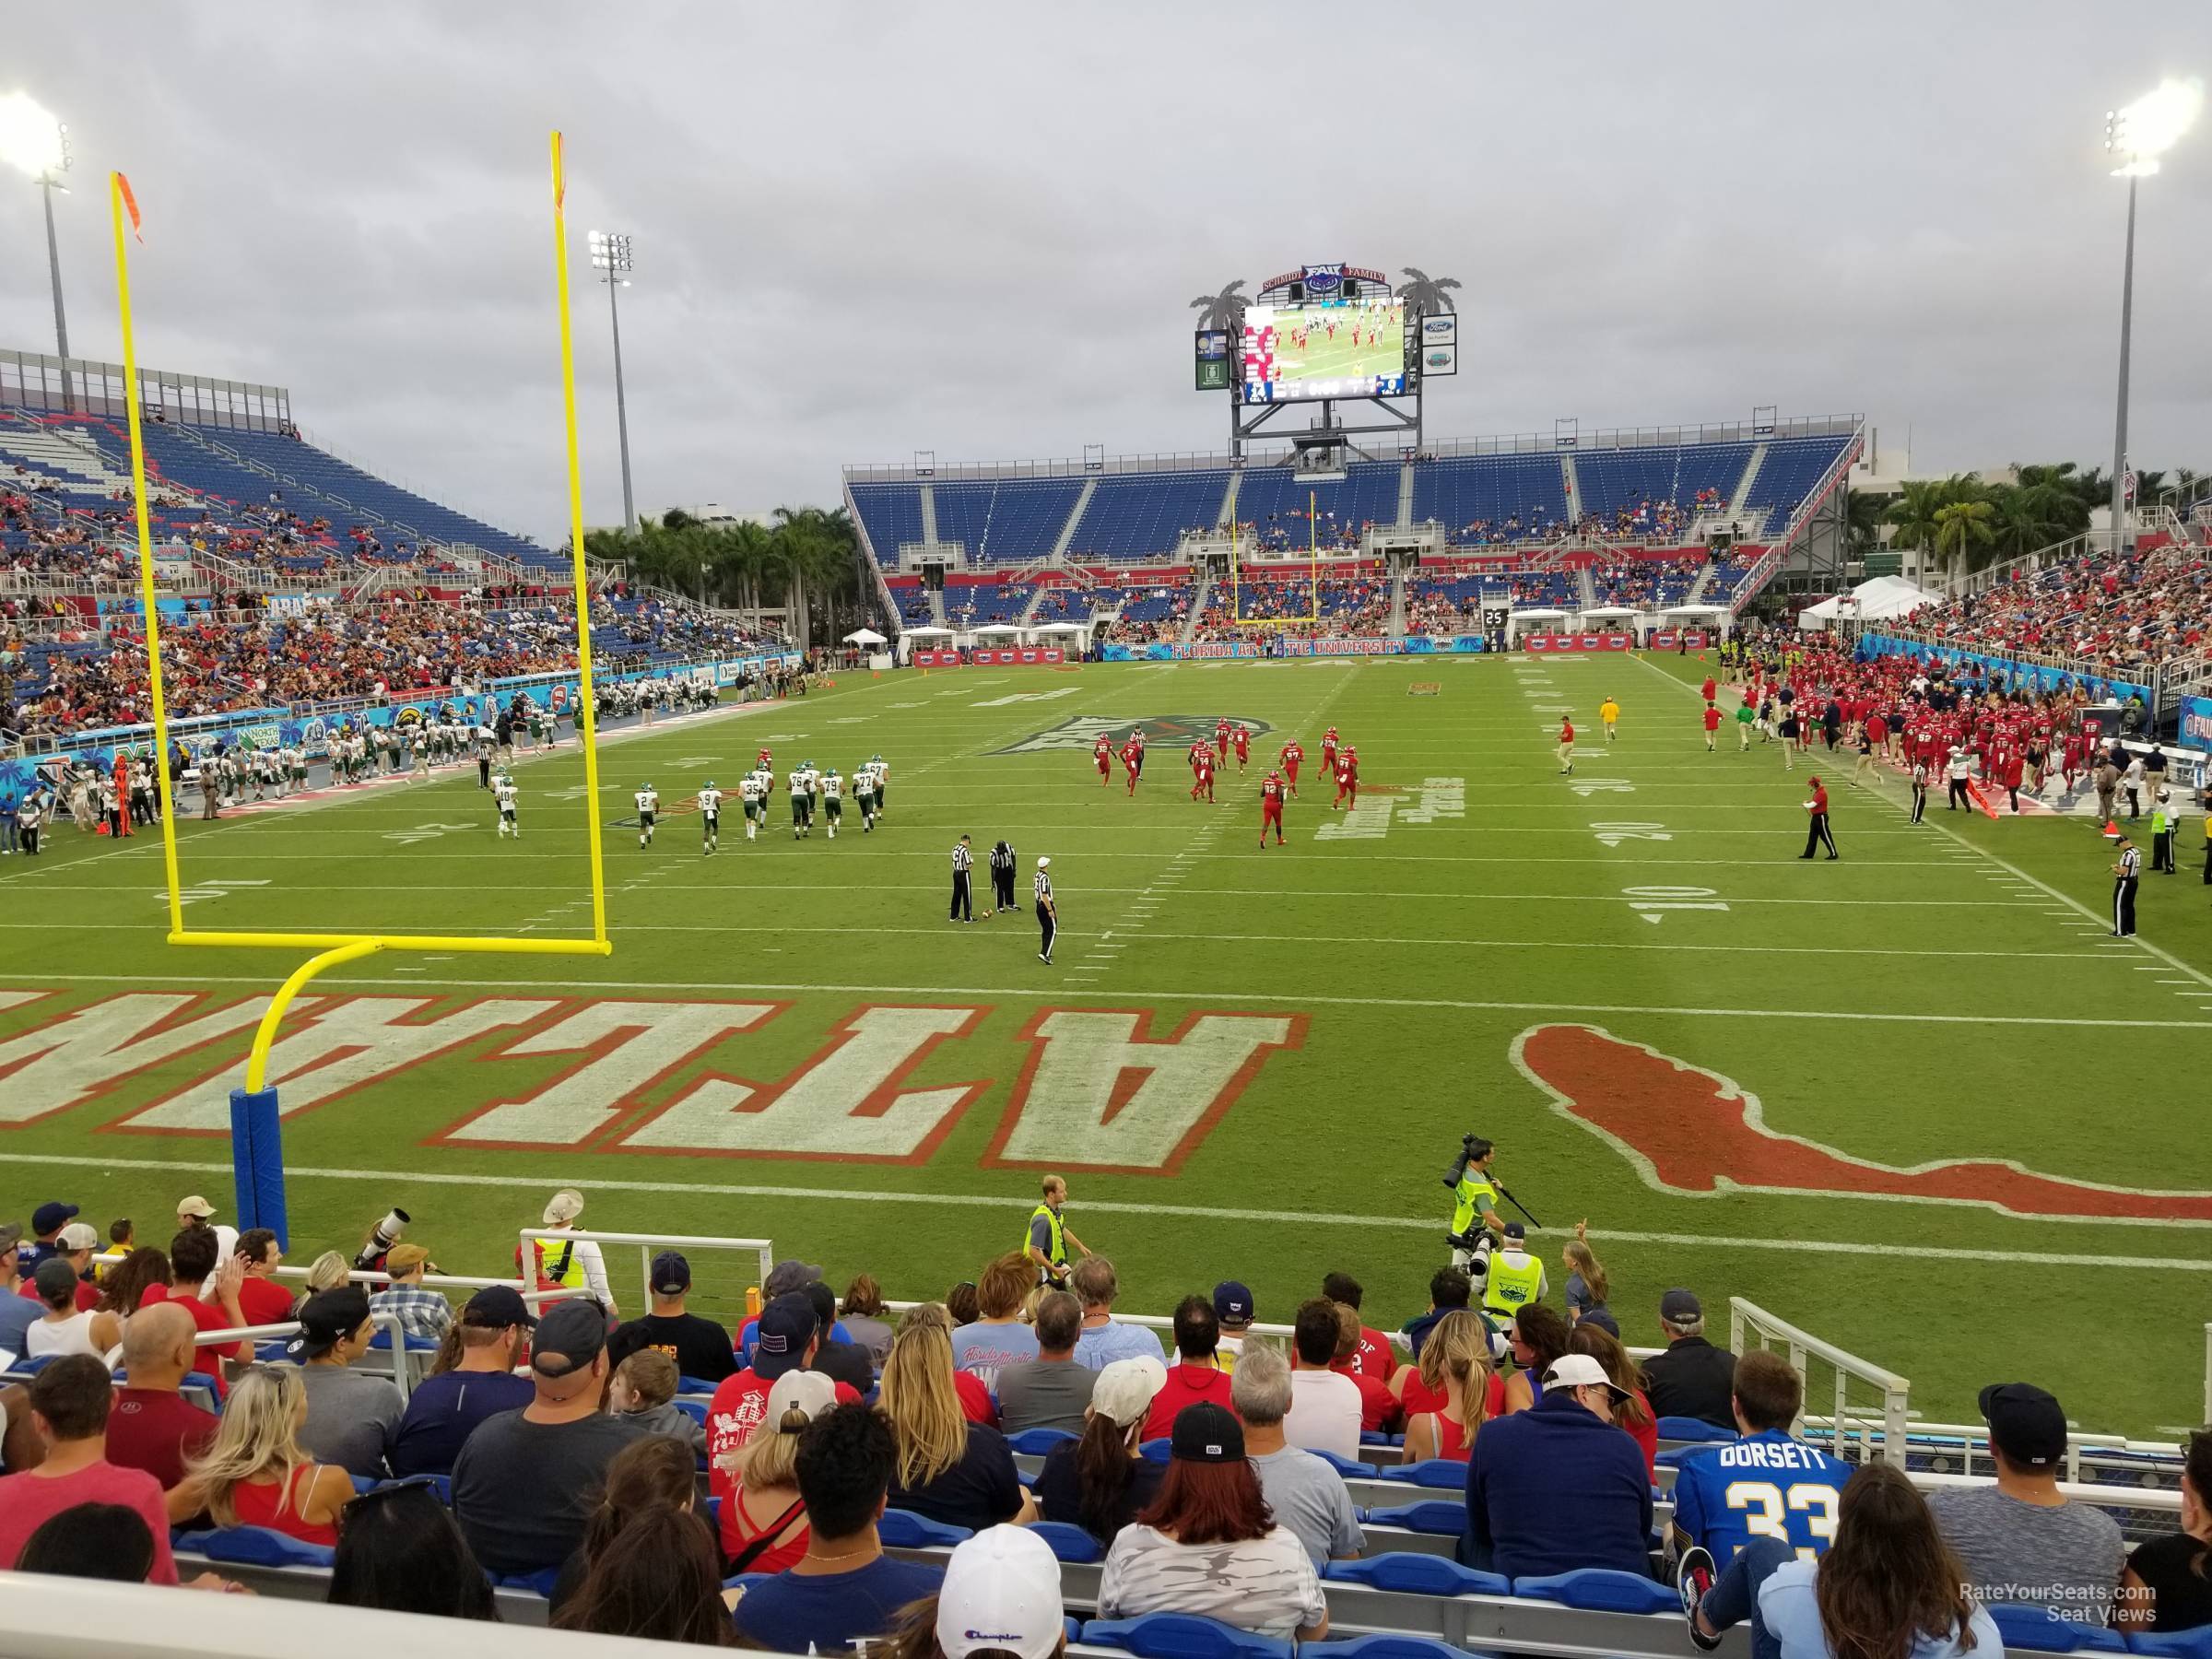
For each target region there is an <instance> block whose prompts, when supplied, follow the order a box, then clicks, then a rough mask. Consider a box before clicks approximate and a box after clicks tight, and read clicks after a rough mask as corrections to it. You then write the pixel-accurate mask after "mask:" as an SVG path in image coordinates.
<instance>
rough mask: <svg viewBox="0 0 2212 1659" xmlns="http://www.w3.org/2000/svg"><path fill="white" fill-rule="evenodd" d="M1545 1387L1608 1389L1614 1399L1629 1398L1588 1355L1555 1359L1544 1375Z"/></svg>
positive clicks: (1565, 1355)
mask: <svg viewBox="0 0 2212 1659" xmlns="http://www.w3.org/2000/svg"><path fill="white" fill-rule="evenodd" d="M1544 1386H1545V1387H1547V1388H1606V1389H1611V1390H1612V1391H1613V1397H1614V1398H1615V1399H1617V1400H1625V1399H1627V1398H1628V1397H1629V1393H1628V1390H1627V1389H1625V1388H1622V1387H1621V1386H1620V1385H1619V1384H1618V1383H1617V1382H1614V1381H1613V1379H1612V1378H1610V1377H1608V1376H1606V1368H1605V1367H1604V1366H1602V1365H1600V1364H1599V1363H1598V1362H1597V1361H1596V1360H1595V1359H1593V1358H1592V1357H1591V1356H1590V1355H1588V1354H1562V1355H1561V1356H1560V1357H1559V1359H1554V1360H1553V1361H1552V1362H1551V1369H1550V1370H1549V1371H1546V1372H1545V1373H1544Z"/></svg>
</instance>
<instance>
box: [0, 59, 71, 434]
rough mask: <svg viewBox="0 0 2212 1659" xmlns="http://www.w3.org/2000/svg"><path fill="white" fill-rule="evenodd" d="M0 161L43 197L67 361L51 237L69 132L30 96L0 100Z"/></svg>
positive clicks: (63, 187) (57, 256)
mask: <svg viewBox="0 0 2212 1659" xmlns="http://www.w3.org/2000/svg"><path fill="white" fill-rule="evenodd" d="M0 160H5V161H6V163H7V164H8V165H9V166H11V167H15V168H19V169H21V170H22V171H24V172H25V173H27V174H29V176H30V178H31V179H32V180H33V181H34V182H36V183H37V184H38V186H39V188H40V190H41V192H42V193H43V194H44V195H45V198H46V274H47V276H48V277H49V278H50V279H51V280H52V282H53V342H54V347H55V349H56V353H57V355H59V356H60V357H61V358H62V359H64V360H65V361H66V360H67V359H68V356H69V318H68V315H67V313H66V312H64V311H63V309H62V251H61V246H60V244H59V243H58V242H56V241H54V235H53V193H54V192H55V191H57V190H58V191H61V192H62V193H64V194H67V193H68V189H69V186H68V184H67V183H66V182H64V179H63V175H64V174H65V173H66V172H67V171H69V129H68V127H67V126H65V124H62V123H61V122H59V121H56V120H55V119H54V118H53V115H52V114H51V113H50V112H48V111H47V110H46V109H45V108H44V107H43V106H41V104H40V103H39V102H38V100H35V99H33V98H32V97H31V96H30V94H29V93H28V92H10V93H9V94H7V96H6V97H5V98H0ZM62 406H63V407H64V408H65V409H70V410H74V409H75V408H76V401H75V400H74V398H72V396H71V395H70V391H69V371H68V370H67V369H66V368H64V369H63V371H62Z"/></svg>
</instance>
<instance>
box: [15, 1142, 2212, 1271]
mask: <svg viewBox="0 0 2212 1659" xmlns="http://www.w3.org/2000/svg"><path fill="white" fill-rule="evenodd" d="M0 1164H24V1165H31V1166H46V1167H53V1168H61V1169H94V1170H101V1171H112V1170H132V1171H153V1172H157V1173H160V1174H165V1175H166V1174H179V1173H190V1174H195V1175H227V1174H229V1173H230V1172H231V1169H230V1165H229V1164H228V1163H215V1162H206V1161H202V1162H173V1161H171V1160H169V1159H129V1158H105V1157H101V1158H86V1157H70V1156H65V1155H61V1154H53V1155H48V1154H44V1153H38V1152H0ZM285 1175H286V1178H287V1179H288V1180H293V1181H371V1182H415V1183H417V1184H420V1185H427V1186H456V1187H499V1188H514V1189H517V1190H524V1191H539V1192H542V1191H544V1190H546V1189H547V1188H550V1187H557V1186H559V1185H561V1184H562V1183H564V1182H570V1181H572V1180H573V1179H574V1171H572V1170H570V1171H558V1172H547V1173H533V1174H512V1175H508V1174H499V1175H477V1174H456V1173H454V1172H453V1171H406V1170H335V1169H320V1168H315V1167H312V1166H302V1165H289V1166H288V1167H287V1168H286V1170H285ZM589 1184H590V1186H591V1187H592V1189H593V1190H594V1192H600V1193H642V1194H664V1193H690V1194H701V1195H704V1196H708V1197H714V1198H793V1199H799V1200H803V1201H805V1202H807V1203H822V1202H836V1203H848V1204H912V1205H921V1206H930V1207H936V1208H945V1209H954V1208H958V1209H994V1210H1004V1209H1005V1208H1006V1195H1005V1194H980V1193H901V1192H892V1191H887V1190H884V1189H883V1188H881V1187H877V1186H874V1185H866V1186H842V1187H810V1186H771V1185H765V1184H752V1183H739V1182H683V1181H659V1180H655V1181H627V1180H622V1179H619V1178H612V1177H599V1176H594V1177H592V1178H591V1180H590V1182H589ZM1082 1208H1083V1211H1084V1213H1085V1214H1086V1215H1088V1214H1092V1213H1094V1212H1095V1213H1098V1214H1101V1215H1114V1216H1164V1217H1172V1218H1178V1219H1187V1220H1201V1221H1235V1222H1241V1223H1244V1224H1247V1225H1254V1226H1266V1227H1271V1228H1280V1227H1286V1226H1289V1227H1296V1226H1308V1227H1349V1228H1376V1229H1382V1228H1387V1229H1392V1230H1419V1231H1434V1230H1436V1228H1437V1226H1438V1222H1437V1219H1436V1218H1435V1217H1433V1216H1429V1217H1422V1218H1416V1217H1411V1216H1359V1215H1347V1214H1338V1213H1334V1212H1328V1211H1321V1212H1315V1211H1310V1210H1300V1209H1296V1208H1293V1209H1292V1210H1290V1211H1288V1212H1284V1211H1280V1210H1255V1209H1232V1208H1228V1207H1225V1206H1214V1205H1197V1204H1135V1203H1127V1202H1117V1201H1114V1200H1109V1199H1086V1200H1084V1202H1083V1206H1082ZM2095 1219H2096V1220H2097V1221H2099V1222H2100V1223H2105V1224H2110V1225H2113V1226H2132V1225H2155V1226H2167V1225H2170V1224H2169V1223H2167V1222H2164V1221H2159V1222H2155V1223H2154V1222H2143V1223H2137V1222H2132V1221H2127V1220H2124V1219H2120V1218H2101V1217H2100V1218H2095ZM1887 1225H1888V1223H1887V1222H1885V1226H1887ZM1590 1236H1591V1237H1592V1238H1593V1239H1597V1240H1601V1241H1605V1242H1606V1243H1616V1244H1665V1245H1669V1246H1674V1247H1678V1248H1687V1249H1712V1250H1727V1251H1745V1250H1754V1251H1756V1250H1765V1251H1780V1252H1784V1253H1791V1254H1797V1255H1859V1256H1882V1257H1891V1258H1893V1257H1894V1256H1895V1255H1896V1253H1898V1252H1899V1251H1900V1250H1905V1251H1909V1252H1910V1253H1912V1255H1913V1256H1915V1257H1925V1258H1928V1259H1931V1260H1938V1261H1953V1262H1999V1263H2006V1264H2017V1265H2030V1266H2052V1267H2060V1266H2063V1267H2120V1268H2132V1269H2136V1270H2140V1271H2144V1272H2160V1273H2165V1272H2177V1271H2178V1272H2184V1273H2212V1260H2207V1259H2204V1258H2193V1257H2188V1256H2115V1255H2111V1254H2106V1253H2098V1254H2094V1255H2089V1254H2076V1253H2068V1252H2049V1251H2028V1250H1966V1249H1959V1248H1955V1247H1950V1246H1944V1245H1924V1244H1915V1243H1912V1242H1910V1241H1904V1240H1900V1239H1896V1238H1888V1237H1885V1238H1884V1239H1882V1240H1880V1241H1867V1240H1825V1239H1776V1238H1771V1237H1764V1236H1760V1237H1751V1238H1723V1237H1719V1236H1716V1235H1713V1234H1709V1233H1674V1232H1635V1231H1626V1230H1622V1231H1616V1230H1612V1229H1599V1228H1592V1229H1591V1230H1590Z"/></svg>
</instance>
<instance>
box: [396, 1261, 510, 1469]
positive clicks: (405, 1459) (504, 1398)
mask: <svg viewBox="0 0 2212 1659" xmlns="http://www.w3.org/2000/svg"><path fill="white" fill-rule="evenodd" d="M536 1324H537V1318H536V1316H535V1314H533V1313H532V1312H530V1304H529V1303H527V1302H525V1301H524V1300H523V1296H522V1292H521V1291H519V1290H517V1289H516V1288H514V1287H513V1286H512V1285H488V1286H486V1287H485V1288H483V1289H481V1290H479V1291H477V1293H476V1294H475V1295H474V1296H472V1297H470V1298H469V1299H468V1305H467V1306H466V1307H465V1308H463V1309H462V1310H461V1317H460V1319H459V1320H458V1321H456V1322H455V1323H454V1324H453V1326H452V1327H451V1328H450V1329H449V1330H448V1331H447V1332H446V1334H445V1339H444V1340H443V1341H442V1342H441V1343H440V1344H439V1347H438V1359H437V1361H436V1365H435V1369H433V1370H432V1371H431V1373H430V1374H429V1376H428V1377H425V1378H424V1379H423V1380H422V1381H421V1382H418V1383H417V1384H416V1385H415V1388H414V1391H413V1392H412V1393H411V1394H408V1395H407V1410H406V1416H405V1417H403V1418H400V1420H399V1428H398V1430H397V1431H396V1432H394V1435H393V1437H392V1450H391V1452H390V1453H389V1454H388V1461H389V1462H390V1464H391V1465H392V1472H393V1473H394V1475H400V1476H408V1475H450V1474H452V1473H453V1461H454V1459H456V1458H458V1457H459V1456H460V1455H461V1448H462V1447H463V1446H464V1445H465V1444H466V1443H467V1441H468V1437H469V1436H470V1435H471V1434H472V1433H474V1432H475V1431H476V1428H477V1424H479V1423H481V1422H483V1421H484V1420H485V1419H486V1418H493V1417H497V1416H498V1415H499V1414H500V1412H502V1411H520V1410H521V1409H522V1408H523V1407H524V1406H527V1405H529V1404H530V1402H531V1401H532V1400H534V1399H535V1398H536V1397H537V1391H536V1389H535V1388H534V1387H533V1386H532V1385H531V1382H530V1379H529V1378H527V1377H518V1376H516V1375H515V1374H514V1372H515V1368H516V1367H517V1366H519V1365H521V1364H523V1362H524V1357H525V1356H526V1355H527V1353H528V1352H529V1348H530V1333H531V1331H532V1330H533V1329H534V1328H535V1326H536Z"/></svg>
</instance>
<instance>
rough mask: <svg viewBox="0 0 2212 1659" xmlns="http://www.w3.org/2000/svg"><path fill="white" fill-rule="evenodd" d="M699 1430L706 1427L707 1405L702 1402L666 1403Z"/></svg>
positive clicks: (674, 1401)
mask: <svg viewBox="0 0 2212 1659" xmlns="http://www.w3.org/2000/svg"><path fill="white" fill-rule="evenodd" d="M668 1403H669V1404H670V1405H671V1406H675V1407H676V1408H677V1410H678V1411H680V1412H682V1413H683V1414H684V1415H685V1416H686V1417H688V1418H690V1419H691V1420H692V1421H693V1422H695V1423H697V1424H698V1425H699V1426H700V1428H701V1429H704V1428H705V1427H706V1426H707V1403H706V1401H704V1400H671V1401H669V1402H668Z"/></svg>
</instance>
